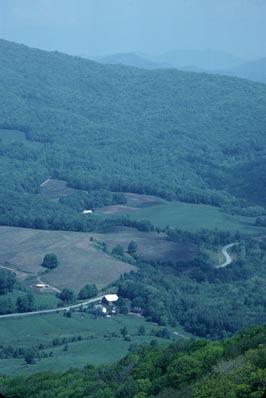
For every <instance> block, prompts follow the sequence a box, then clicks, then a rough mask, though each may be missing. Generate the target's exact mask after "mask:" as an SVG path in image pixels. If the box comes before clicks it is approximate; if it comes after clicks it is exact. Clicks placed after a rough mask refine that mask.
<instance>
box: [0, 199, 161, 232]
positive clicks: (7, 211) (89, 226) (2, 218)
mask: <svg viewBox="0 0 266 398" xmlns="http://www.w3.org/2000/svg"><path fill="white" fill-rule="evenodd" d="M88 196H89V195H88ZM108 196H109V195H108ZM114 197H116V196H115V195H113V196H112V198H114ZM66 200H67V199H66ZM112 200H118V201H123V195H121V196H120V195H118V196H117V199H112ZM0 225H8V226H15V227H22V228H34V229H48V230H62V231H77V232H91V231H106V230H108V229H110V228H112V227H114V226H131V227H133V228H137V229H139V230H141V231H150V230H153V229H154V227H153V226H152V225H151V223H150V222H148V221H133V220H132V221H131V220H129V219H128V218H127V217H108V218H106V219H105V218H103V217H98V216H96V215H93V214H89V215H86V214H81V212H80V211H77V210H74V209H73V208H71V206H70V207H69V206H66V205H65V204H64V205H63V204H58V203H56V202H53V201H45V200H44V199H42V198H41V197H40V196H31V195H29V194H27V193H20V194H18V193H13V192H10V191H9V192H5V193H3V192H1V191H0Z"/></svg>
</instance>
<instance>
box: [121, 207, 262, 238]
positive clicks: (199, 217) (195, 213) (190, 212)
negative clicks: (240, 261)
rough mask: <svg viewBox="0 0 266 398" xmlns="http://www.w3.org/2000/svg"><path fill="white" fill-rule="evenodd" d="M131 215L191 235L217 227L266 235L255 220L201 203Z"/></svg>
mask: <svg viewBox="0 0 266 398" xmlns="http://www.w3.org/2000/svg"><path fill="white" fill-rule="evenodd" d="M128 216H129V217H130V218H131V219H134V220H148V221H150V222H151V223H152V224H153V225H155V226H160V227H166V226H170V227H173V228H179V229H182V230H186V231H192V232H195V231H198V230H200V229H202V228H206V229H215V228H217V229H219V230H227V231H232V232H234V231H239V232H241V233H243V234H246V235H256V234H261V233H265V229H264V228H263V227H256V226H255V225H254V223H255V218H254V217H244V216H237V215H231V214H228V213H225V212H223V211H222V210H221V209H219V208H217V207H214V206H208V205H201V204H190V203H181V202H166V203H164V204H160V205H156V206H151V207H146V208H142V209H138V210H135V211H131V212H129V213H128Z"/></svg>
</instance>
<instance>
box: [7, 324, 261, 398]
mask: <svg viewBox="0 0 266 398" xmlns="http://www.w3.org/2000/svg"><path fill="white" fill-rule="evenodd" d="M265 369H266V327H265V325H264V326H252V327H250V328H248V329H246V330H243V331H242V332H240V333H239V334H238V335H236V336H234V337H233V338H231V339H228V340H225V341H222V342H215V343H214V342H207V341H205V340H199V341H192V340H181V341H179V342H176V343H173V344H170V345H167V346H165V345H162V346H159V345H154V344H153V345H152V346H148V345H144V346H142V347H141V348H136V349H135V350H133V351H131V352H130V353H129V354H128V355H127V356H126V357H125V358H123V359H122V360H120V361H119V362H118V363H116V364H112V365H109V366H101V367H96V368H95V367H93V366H91V365H88V366H86V367H85V368H84V369H82V370H75V369H71V370H69V371H68V372H66V373H63V374H61V373H59V374H58V373H52V372H45V373H39V374H36V375H33V376H20V377H16V378H12V377H1V378H0V391H1V393H3V394H5V395H7V396H8V397H10V398H15V397H18V396H24V397H26V396H27V397H28V398H43V397H46V398H50V397H51V398H59V397H61V396H64V397H66V398H70V397H75V398H85V397H90V398H103V397H108V398H155V397H156V398H206V397H209V398H224V397H227V396H228V397H229V396H230V398H243V397H246V398H261V397H262V395H263V394H264V392H265V388H266V383H265V379H266V370H265Z"/></svg>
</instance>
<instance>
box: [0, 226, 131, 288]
mask: <svg viewBox="0 0 266 398" xmlns="http://www.w3.org/2000/svg"><path fill="white" fill-rule="evenodd" d="M0 235H1V240H0V264H1V265H7V266H8V267H10V268H14V269H17V270H19V271H23V272H25V273H28V274H29V276H30V275H37V274H39V273H43V272H44V271H45V269H44V268H43V267H41V263H42V260H43V257H44V255H45V254H47V253H55V254H56V255H57V256H58V259H59V262H60V264H59V266H58V267H57V268H56V269H54V270H52V271H50V272H48V273H45V274H43V275H41V279H42V280H43V281H45V282H47V283H49V284H50V285H52V286H55V287H57V288H59V289H62V288H64V287H70V288H73V289H75V290H76V291H79V289H80V288H81V287H82V286H84V285H85V284H86V283H95V284H96V285H97V287H98V288H102V287H104V286H106V285H108V284H109V283H111V282H112V281H114V280H116V279H117V278H118V277H119V276H120V275H121V274H123V273H125V272H129V271H131V270H134V269H135V267H134V266H132V265H130V264H127V263H124V262H122V261H120V260H118V259H115V258H113V257H112V256H110V255H108V254H106V253H104V252H102V251H100V250H99V249H97V248H96V247H95V246H94V244H93V242H91V241H90V237H91V236H92V235H91V234H88V233H78V232H65V231H42V230H34V229H26V228H14V227H3V226H1V227H0Z"/></svg>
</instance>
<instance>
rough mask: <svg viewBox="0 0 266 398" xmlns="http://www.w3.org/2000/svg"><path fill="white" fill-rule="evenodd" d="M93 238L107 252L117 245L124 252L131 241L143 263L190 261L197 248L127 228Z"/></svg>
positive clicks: (159, 235)
mask: <svg viewBox="0 0 266 398" xmlns="http://www.w3.org/2000/svg"><path fill="white" fill-rule="evenodd" d="M93 236H94V237H95V238H96V239H97V240H99V241H100V242H105V243H106V244H107V249H108V250H109V251H111V250H112V249H113V248H114V247H115V246H116V245H118V244H119V245H121V246H123V248H124V249H125V251H126V250H127V246H128V244H129V242H130V241H131V240H133V241H135V242H136V243H137V251H136V255H137V257H138V258H139V259H140V260H144V261H159V262H171V263H176V262H178V261H182V262H183V261H191V260H192V259H193V258H194V257H195V256H196V255H197V253H198V248H197V246H196V245H193V244H191V243H189V242H187V243H183V242H181V243H177V242H171V241H169V240H166V239H165V236H164V234H162V233H160V234H158V233H157V232H142V231H138V230H136V229H133V228H127V227H115V228H113V230H112V231H110V232H108V233H104V234H93Z"/></svg>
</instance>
